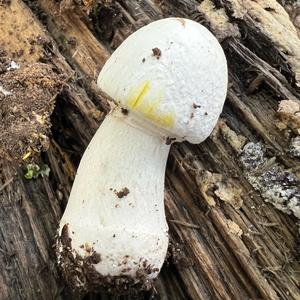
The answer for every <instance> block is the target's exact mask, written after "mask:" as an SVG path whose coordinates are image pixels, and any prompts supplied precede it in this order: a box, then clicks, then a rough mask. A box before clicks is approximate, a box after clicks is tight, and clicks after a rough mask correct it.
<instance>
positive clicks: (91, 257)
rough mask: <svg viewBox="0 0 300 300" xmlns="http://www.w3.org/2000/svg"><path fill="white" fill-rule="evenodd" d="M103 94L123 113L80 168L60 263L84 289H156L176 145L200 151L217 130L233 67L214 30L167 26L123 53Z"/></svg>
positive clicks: (183, 23)
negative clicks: (170, 165)
mask: <svg viewBox="0 0 300 300" xmlns="http://www.w3.org/2000/svg"><path fill="white" fill-rule="evenodd" d="M98 86H99V88H100V89H102V90H103V91H104V92H105V93H106V94H108V95H109V96H110V97H111V98H112V99H114V103H112V110H111V112H110V113H109V115H108V116H107V117H106V119H105V120H104V121H103V123H102V125H101V126H100V128H99V129H98V131H97V132H96V134H95V136H94V137H93V139H92V141H91V143H90V144H89V146H88V148H87V149H86V151H85V153H84V155H83V157H82V160H81V162H80V165H79V168H78V173H77V175H76V178H75V181H74V184H73V188H72V191H71V195H70V198H69V202H68V205H67V208H66V210H65V213H64V215H63V217H62V220H61V222H60V229H59V234H60V238H59V240H58V260H59V264H60V266H61V267H62V269H63V270H64V273H65V276H66V278H67V280H68V281H70V282H71V284H72V285H73V286H74V287H80V286H81V287H83V288H85V289H94V288H95V287H96V286H100V287H101V286H102V287H112V286H113V285H115V286H116V288H117V289H123V290H126V289H130V288H132V287H133V288H138V289H139V288H147V287H149V283H150V282H151V280H152V279H154V278H155V277H157V275H158V273H159V271H160V269H161V267H162V264H163V262H164V259H165V256H166V252H167V247H168V225H167V223H166V218H165V212H164V201H163V200H164V177H165V167H166V161H167V157H168V153H169V149H170V144H171V142H173V141H175V140H176V141H183V140H187V141H189V142H191V143H200V142H202V141H203V140H204V139H206V138H207V137H208V136H209V134H210V133H211V131H212V130H213V128H214V126H215V124H216V122H217V119H218V117H219V115H220V113H221V111H222V107H223V104H224V100H225V96H226V90H227V65H226V59H225V56H224V53H223V51H222V48H221V46H220V45H219V43H218V41H217V40H216V38H215V37H214V36H213V35H212V34H211V33H210V32H209V31H208V30H207V29H206V28H205V27H203V26H201V25H200V24H198V23H196V22H194V21H191V20H186V19H179V18H169V19H163V20H159V21H156V22H153V23H151V24H149V25H147V26H145V27H143V28H141V29H139V30H138V31H136V32H135V33H133V34H132V35H131V36H129V37H128V38H127V39H126V40H125V41H124V42H123V43H122V44H121V46H120V47H119V48H118V49H117V50H116V51H115V52H114V53H113V54H112V56H111V57H110V58H109V59H108V61H107V62H106V64H105V65H104V67H103V69H102V70H101V72H100V75H99V77H98ZM74 270H76V271H74Z"/></svg>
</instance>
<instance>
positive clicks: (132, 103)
mask: <svg viewBox="0 0 300 300" xmlns="http://www.w3.org/2000/svg"><path fill="white" fill-rule="evenodd" d="M149 91H150V82H149V81H146V82H143V83H142V84H141V85H140V86H138V87H137V88H134V89H133V91H132V92H131V94H130V96H129V97H128V100H127V101H126V102H127V105H128V107H129V108H131V109H132V110H136V111H138V112H140V113H142V114H143V115H144V117H145V118H147V119H149V120H151V121H152V122H154V123H156V124H158V125H160V126H163V127H172V126H173V124H174V114H173V113H158V109H159V105H160V100H161V99H160V98H159V97H157V98H156V99H153V100H152V101H148V102H146V101H144V100H145V99H144V98H145V96H146V94H147V93H148V92H149Z"/></svg>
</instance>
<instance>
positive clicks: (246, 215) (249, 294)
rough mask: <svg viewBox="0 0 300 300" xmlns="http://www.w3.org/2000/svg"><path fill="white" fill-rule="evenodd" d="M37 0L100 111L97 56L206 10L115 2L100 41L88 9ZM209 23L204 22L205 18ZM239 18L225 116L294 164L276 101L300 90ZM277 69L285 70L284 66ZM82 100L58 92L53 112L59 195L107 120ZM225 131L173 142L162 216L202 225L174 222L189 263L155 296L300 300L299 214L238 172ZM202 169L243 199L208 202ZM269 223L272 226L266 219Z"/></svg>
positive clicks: (230, 45) (181, 4) (52, 153)
mask: <svg viewBox="0 0 300 300" xmlns="http://www.w3.org/2000/svg"><path fill="white" fill-rule="evenodd" d="M37 2H38V4H39V6H40V8H41V9H42V10H43V11H44V13H45V14H46V19H45V22H46V25H47V29H48V30H49V31H50V33H51V35H52V36H53V37H54V39H55V41H56V42H57V44H58V45H59V46H60V48H61V49H63V53H64V55H65V57H66V59H67V60H68V62H69V63H70V65H71V66H72V67H73V68H74V70H76V72H77V73H78V74H79V76H80V77H81V76H83V78H82V79H81V80H79V82H82V84H83V86H84V87H85V88H86V91H87V92H88V94H89V95H90V96H91V97H92V100H93V101H94V103H95V104H96V105H98V108H100V109H102V110H103V111H105V109H104V108H106V109H107V104H106V103H105V102H104V103H103V104H102V102H101V101H103V98H101V97H97V96H95V95H97V91H96V87H95V82H92V83H91V82H90V81H91V79H95V71H94V69H93V68H95V66H97V67H96V68H98V69H97V70H99V68H100V67H101V65H102V64H103V62H104V61H105V59H103V61H102V62H99V61H100V60H101V59H102V58H103V55H104V54H103V53H106V55H107V53H110V52H111V51H112V49H114V48H115V47H116V46H117V45H118V44H119V43H120V42H121V41H122V40H123V39H124V38H125V37H126V36H127V35H128V34H129V33H130V32H132V31H133V30H135V29H136V28H138V27H139V26H140V25H141V24H143V23H147V22H149V21H150V20H153V19H156V18H159V17H162V16H167V15H179V16H183V17H184V16H189V17H191V18H195V19H196V20H203V15H201V14H199V11H198V10H197V9H196V7H197V6H198V5H199V3H198V2H197V1H192V0H184V1H164V2H163V3H161V4H156V5H153V2H152V1H116V2H117V4H116V5H117V7H118V8H119V11H120V12H121V14H122V18H121V19H120V21H119V22H118V23H117V24H113V23H112V25H111V26H112V30H113V35H112V38H110V39H105V38H103V37H100V42H97V41H96V39H94V38H93V34H92V33H91V31H90V30H89V27H90V28H91V26H87V24H88V20H87V18H86V17H85V14H83V13H82V12H81V11H79V10H78V9H77V8H76V7H75V8H74V10H72V11H66V12H64V11H61V15H59V14H57V9H59V7H58V4H56V3H54V1H44V0H38V1H37ZM214 4H215V5H216V6H222V5H223V6H224V7H225V11H226V13H228V16H229V20H230V21H231V22H232V23H233V24H234V23H235V20H233V19H232V16H231V14H230V7H229V4H228V3H227V2H226V3H222V2H221V1H214ZM135 8H137V9H135ZM137 16H141V18H140V19H138V17H137ZM75 20H76V22H75ZM82 20H85V21H84V22H83V21H82ZM206 22H207V23H208V24H209V21H208V20H206ZM75 23H76V24H75ZM236 24H237V26H238V28H239V30H240V31H241V37H242V39H239V38H238V37H230V36H229V37H227V39H225V40H224V41H223V46H224V49H225V52H226V54H227V57H228V60H229V70H230V81H231V82H230V90H229V93H228V101H227V103H226V105H225V108H224V112H223V118H222V122H225V124H226V125H227V126H228V127H229V128H230V129H231V130H232V131H234V132H235V133H236V136H240V137H243V138H244V139H245V140H246V142H249V141H253V142H263V143H264V145H265V146H266V147H267V149H268V151H269V155H270V156H271V157H272V156H273V157H275V159H276V160H277V162H278V163H279V164H281V165H282V167H284V168H294V169H296V168H297V166H299V160H297V159H295V158H292V157H291V156H290V155H289V152H288V149H287V145H288V144H289V142H290V138H291V135H290V134H288V135H287V134H286V133H285V132H281V131H279V130H278V128H277V127H276V126H275V113H276V111H277V108H278V101H279V100H284V99H290V100H297V98H298V97H299V94H298V91H297V90H296V89H295V87H294V86H293V85H292V84H291V82H292V81H291V78H293V76H294V75H293V73H292V72H290V71H289V68H288V67H287V64H288V63H287V62H286V61H285V60H284V59H282V58H280V59H279V61H278V64H277V65H276V64H274V57H275V58H276V57H278V54H280V51H279V50H278V49H276V47H275V46H274V45H272V43H270V41H269V39H268V37H267V36H265V34H264V32H260V31H259V30H257V28H256V27H255V26H254V23H253V20H252V19H251V16H246V17H245V18H244V19H243V20H240V21H237V22H236ZM75 25H76V26H77V28H76V36H75V35H74V36H73V37H74V38H75V39H76V40H77V41H81V43H82V42H83V41H84V45H85V48H84V50H83V48H82V47H79V49H77V53H76V55H75V56H74V53H75V52H74V51H76V50H74V45H71V44H69V43H65V42H64V41H68V40H69V39H70V38H71V37H72V36H69V35H68V29H69V26H75ZM62 29H67V30H62ZM247 30H248V31H247ZM65 31H66V32H65ZM246 31H247V35H248V36H246ZM72 32H73V31H72ZM72 34H74V33H72ZM83 35H84V36H83ZM87 36H91V38H87ZM255 38H256V39H257V41H256V42H255V40H254V39H255ZM89 43H91V44H89ZM93 43H96V45H93ZM258 46H260V47H258ZM269 46H270V47H269ZM86 49H88V50H86ZM99 49H100V50H99ZM86 51H92V52H93V53H87V52H86ZM80 53H81V54H82V55H83V56H80V55H79V54H80ZM87 55H88V56H87ZM86 56H87V57H90V58H91V59H88V60H87V61H88V63H87V64H88V66H90V67H86V66H85V60H84V59H82V57H83V58H84V57H86ZM95 57H96V58H95ZM282 57H284V55H282ZM94 58H95V59H94ZM93 59H94V60H93ZM93 66H94V67H93ZM280 69H282V70H284V71H283V72H282V73H281V72H280ZM96 72H97V71H96ZM261 73H262V74H263V78H264V79H263V80H261V81H259V85H258V86H257V88H256V89H254V90H253V88H252V90H253V92H251V89H250V92H249V89H248V87H249V85H250V83H251V82H253V80H254V79H255V78H257V76H259V75H260V74H261ZM76 88H78V87H76ZM72 90H73V89H72V88H71V91H72ZM81 91H82V90H81ZM85 95H86V94H85ZM85 97H86V98H85ZM85 97H83V99H89V98H88V96H87V95H86V96H85ZM83 99H82V98H81V97H77V98H76V97H73V100H72V97H70V96H69V94H65V95H63V99H60V102H58V106H57V109H56V111H55V112H54V115H53V121H55V127H54V128H53V134H54V136H53V137H54V141H53V143H52V146H51V148H50V150H49V151H48V152H47V153H46V158H47V160H48V162H49V165H50V166H51V169H52V172H53V175H54V178H53V180H52V182H51V183H52V184H53V186H54V187H56V188H57V190H58V191H60V192H61V193H62V194H63V195H64V197H63V201H64V202H65V201H66V200H67V195H68V193H69V189H70V186H71V182H72V179H73V175H74V172H75V170H76V165H77V164H78V161H79V159H80V156H81V155H82V152H83V150H84V148H85V147H86V145H87V143H88V141H89V140H90V138H91V136H92V134H93V133H94V132H95V130H96V128H97V125H98V124H99V121H101V119H102V118H103V114H101V113H100V115H101V116H100V117H99V118H98V119H96V120H95V119H94V118H92V117H91V116H92V115H94V112H93V110H91V111H90V110H89V109H87V108H86V107H87V104H86V103H85V102H84V101H83ZM89 101H90V100H89ZM88 103H90V105H91V106H93V105H94V104H93V103H92V102H88ZM96 111H97V109H96ZM91 120H92V121H91ZM89 122H91V123H89ZM91 124H92V126H91ZM220 125H221V124H220ZM226 137H227V136H226V135H225V134H224V131H222V130H218V127H217V129H216V130H215V132H214V134H213V135H212V136H211V137H210V138H209V139H208V140H207V141H206V142H205V143H203V144H201V145H199V146H195V145H189V144H187V143H184V144H181V145H179V144H178V145H177V144H176V145H174V146H173V149H172V151H171V156H170V159H169V162H168V170H167V178H166V198H165V200H166V209H167V216H168V219H173V220H180V221H182V222H185V223H191V224H195V225H196V226H200V229H193V228H185V226H177V225H176V224H172V223H170V233H171V237H172V239H173V240H174V241H175V242H177V243H179V244H181V245H184V247H183V249H182V250H181V251H182V252H183V254H184V255H186V256H187V257H189V258H190V259H191V260H192V261H193V263H194V264H193V265H192V266H186V267H183V266H180V264H177V265H176V264H173V265H171V268H170V269H169V272H171V273H168V272H165V271H166V270H164V272H163V273H162V275H161V278H162V281H159V283H158V284H157V290H158V294H161V295H165V296H166V295H167V294H168V293H169V295H170V296H169V298H168V297H167V296H166V299H176V298H175V297H178V299H248V298H251V299H260V298H261V299H298V298H299V282H300V278H299V271H300V268H299V263H298V262H297V253H296V252H295V251H294V249H295V246H296V245H295V243H296V241H295V237H296V235H297V231H298V228H297V226H296V224H295V218H294V217H292V216H287V215H284V214H283V213H281V212H279V211H277V210H276V209H275V208H273V207H272V206H271V205H270V204H266V203H264V201H263V199H262V198H261V196H260V195H259V193H258V192H257V191H255V190H253V188H252V186H251V184H250V183H249V182H248V179H247V177H246V176H245V174H244V170H243V168H242V165H241V163H240V160H239V151H237V150H236V149H235V148H234V147H233V146H232V145H234V143H232V142H231V143H230V142H227V140H226ZM204 170H209V171H210V172H213V173H216V174H222V175H223V176H222V178H226V177H228V178H233V179H234V180H237V181H238V182H239V184H240V186H241V188H242V199H243V206H242V207H241V208H240V209H235V208H234V207H232V206H231V205H229V204H226V203H224V202H222V201H220V199H219V198H218V197H217V196H216V195H213V197H214V201H215V202H216V206H215V207H211V206H209V203H206V202H205V199H204V198H203V197H202V196H201V195H200V192H199V186H198V182H197V180H196V177H197V176H198V175H199V172H200V171H204ZM298 176H299V173H298ZM37 188H39V187H37ZM57 193H59V192H57ZM228 221H232V222H234V223H235V224H237V225H238V226H239V228H240V229H241V230H242V232H243V233H242V235H241V236H238V235H234V234H233V233H232V231H231V229H230V227H229V226H228ZM274 223H276V224H278V226H266V225H265V224H274ZM168 274H170V278H171V279H170V278H168V276H169V275H168ZM166 278H168V279H167V280H166ZM164 283H168V285H169V286H171V287H172V286H174V287H176V288H178V290H177V293H176V294H174V291H170V288H168V287H167V285H165V284H164ZM171 290H172V288H171ZM178 295H180V296H178ZM172 296H173V297H172Z"/></svg>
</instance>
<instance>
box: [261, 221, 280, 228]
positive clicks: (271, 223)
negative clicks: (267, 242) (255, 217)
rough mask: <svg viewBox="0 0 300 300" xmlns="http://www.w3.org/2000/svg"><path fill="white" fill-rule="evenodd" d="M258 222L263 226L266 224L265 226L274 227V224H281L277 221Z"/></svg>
mask: <svg viewBox="0 0 300 300" xmlns="http://www.w3.org/2000/svg"><path fill="white" fill-rule="evenodd" d="M258 224H260V225H262V226H264V227H274V226H279V224H278V223H276V222H270V223H268V222H258Z"/></svg>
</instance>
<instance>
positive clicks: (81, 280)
mask: <svg viewBox="0 0 300 300" xmlns="http://www.w3.org/2000/svg"><path fill="white" fill-rule="evenodd" d="M56 254H57V257H58V266H59V268H60V270H61V272H62V274H63V277H64V279H65V280H66V282H67V284H68V285H69V286H70V287H71V289H72V290H73V291H76V293H79V294H81V295H84V294H86V293H88V292H100V291H104V290H105V291H106V292H109V293H112V294H116V295H126V294H137V293H138V292H140V291H148V290H150V289H152V287H153V281H154V280H153V279H149V274H151V273H152V270H151V268H150V267H149V265H146V264H145V265H144V266H143V267H142V268H140V269H139V270H138V271H137V272H136V277H132V276H128V275H119V276H109V275H108V276H103V275H101V274H100V273H99V272H97V271H96V269H95V267H94V265H95V264H97V263H98V262H99V261H101V255H100V254H99V253H96V252H95V251H94V252H92V253H91V254H90V256H88V257H82V256H81V255H79V254H78V253H77V252H76V251H75V250H74V249H72V248H71V244H70V239H67V240H66V239H65V237H64V236H63V235H62V236H60V237H59V238H58V240H57V246H56Z"/></svg>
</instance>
